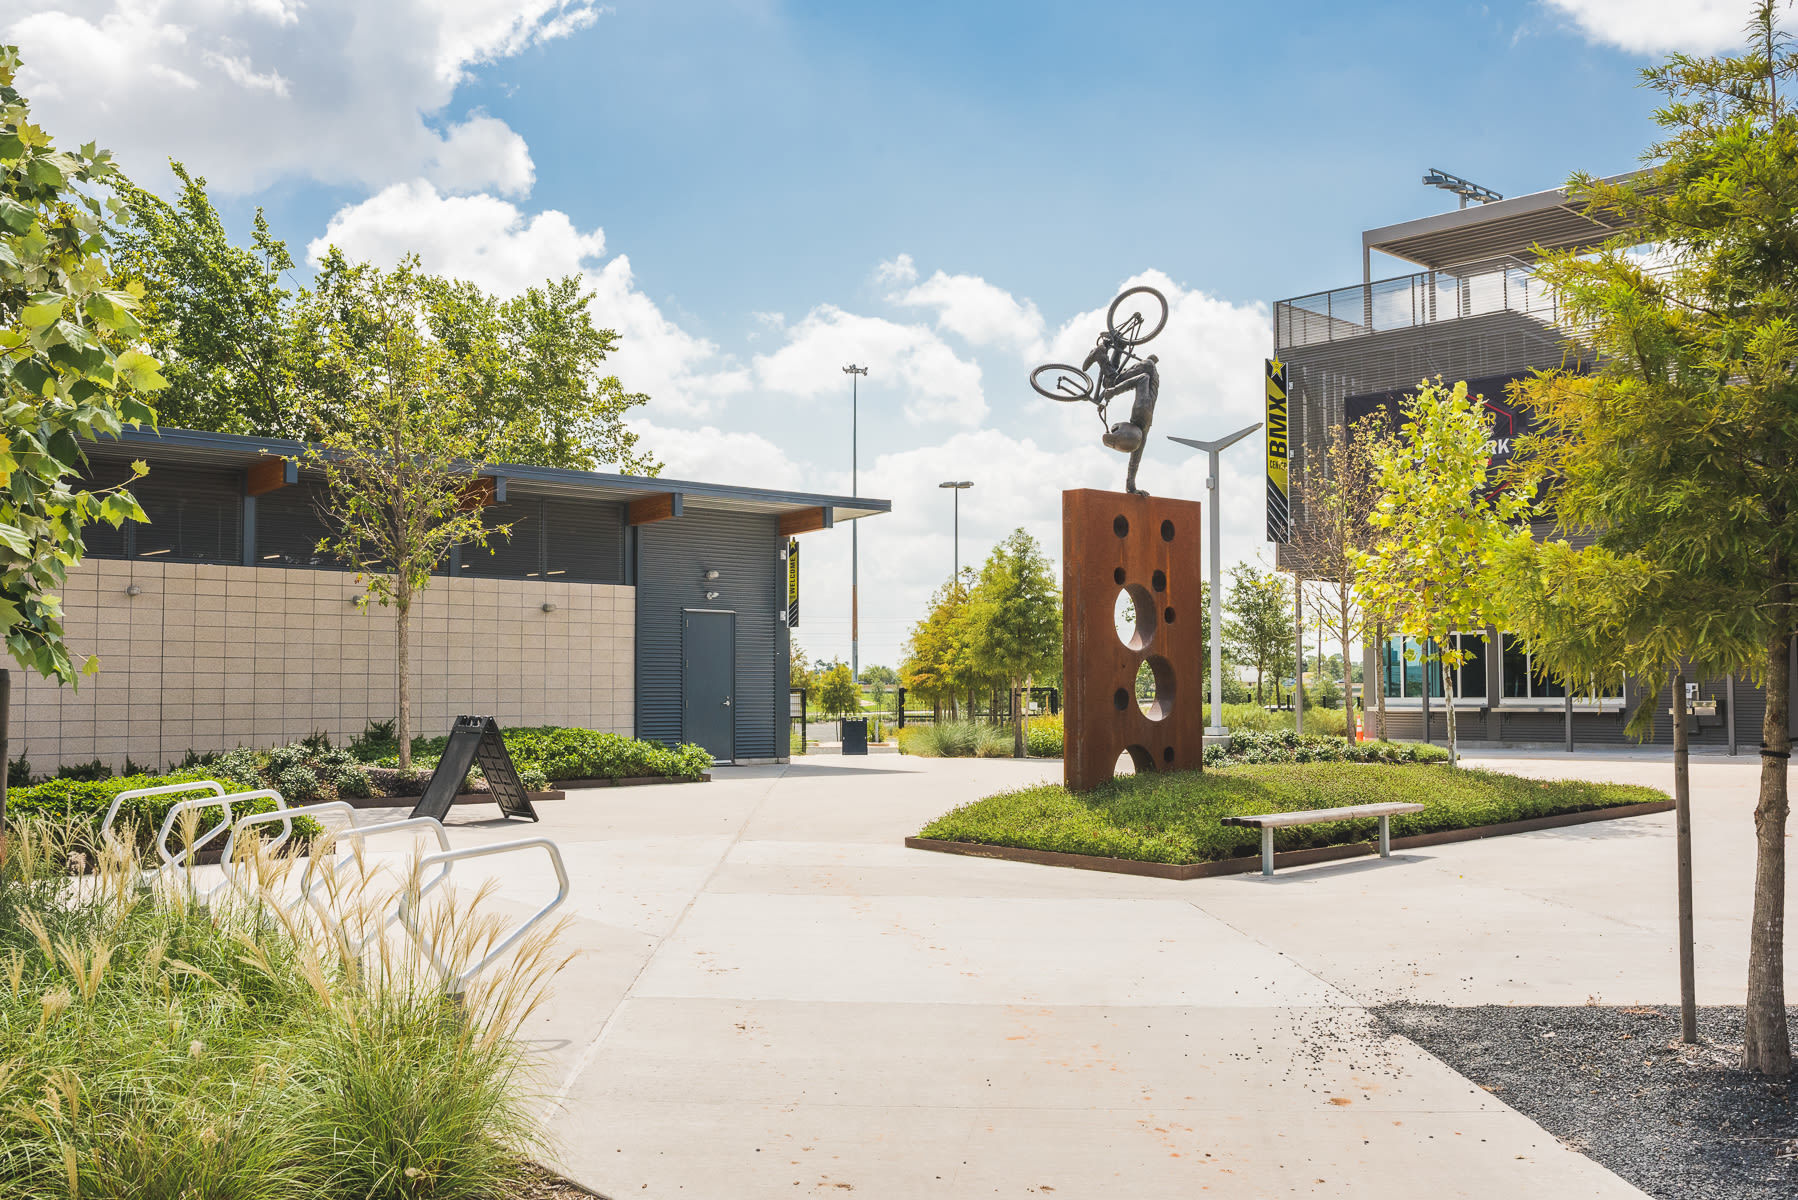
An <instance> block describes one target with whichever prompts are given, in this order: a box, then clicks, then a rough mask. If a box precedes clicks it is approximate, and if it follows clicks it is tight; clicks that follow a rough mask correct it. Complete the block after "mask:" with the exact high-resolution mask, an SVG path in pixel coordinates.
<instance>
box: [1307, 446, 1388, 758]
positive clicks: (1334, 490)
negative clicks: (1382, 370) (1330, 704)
mask: <svg viewBox="0 0 1798 1200" xmlns="http://www.w3.org/2000/svg"><path fill="white" fill-rule="evenodd" d="M1391 437H1392V430H1391V423H1390V422H1389V421H1388V420H1387V419H1386V417H1385V415H1384V414H1383V413H1380V412H1376V413H1374V414H1371V415H1369V416H1366V417H1363V418H1362V419H1361V420H1359V421H1357V422H1355V424H1354V425H1353V426H1352V427H1350V428H1348V429H1346V430H1345V429H1342V428H1335V429H1332V430H1331V431H1330V440H1329V444H1328V445H1327V446H1326V447H1325V449H1324V452H1323V453H1322V454H1319V455H1312V456H1309V457H1307V458H1306V460H1305V463H1304V466H1303V468H1302V469H1301V470H1300V472H1299V475H1298V478H1297V479H1296V480H1294V487H1293V491H1294V492H1295V494H1296V495H1297V498H1298V502H1299V505H1300V506H1301V507H1302V508H1303V510H1304V514H1305V519H1304V521H1302V522H1299V523H1297V524H1296V525H1295V526H1294V529H1293V541H1292V550H1293V553H1294V555H1295V556H1296V557H1297V558H1298V560H1299V561H1300V562H1303V563H1304V564H1305V576H1306V583H1307V586H1308V587H1310V588H1311V595H1310V597H1309V598H1310V601H1311V602H1310V603H1309V604H1307V605H1306V609H1307V611H1308V612H1309V614H1310V615H1312V616H1313V617H1316V618H1319V619H1320V622H1321V624H1322V626H1323V628H1324V630H1325V631H1326V632H1328V633H1329V634H1330V635H1331V636H1332V637H1334V638H1335V639H1336V641H1338V642H1339V643H1340V644H1341V646H1342V676H1341V678H1342V695H1343V697H1344V698H1345V703H1346V701H1347V698H1348V697H1352V696H1353V695H1354V694H1355V685H1354V680H1353V679H1352V678H1351V676H1350V666H1349V662H1350V650H1349V647H1350V643H1351V642H1353V641H1354V640H1355V639H1357V638H1362V639H1365V637H1366V636H1367V634H1366V631H1365V630H1364V629H1363V625H1364V623H1365V613H1364V612H1363V611H1362V605H1361V602H1360V595H1359V591H1358V584H1359V577H1358V572H1357V567H1356V559H1355V554H1356V553H1357V552H1361V553H1365V552H1367V551H1369V550H1371V549H1372V548H1373V546H1374V543H1375V541H1376V540H1377V537H1378V534H1379V531H1378V530H1377V529H1376V528H1375V526H1374V525H1373V523H1372V521H1371V520H1370V517H1371V516H1372V514H1373V509H1374V505H1375V503H1376V502H1377V501H1378V499H1379V490H1380V488H1379V476H1378V473H1377V471H1376V470H1375V468H1374V459H1375V455H1376V453H1377V451H1378V450H1379V448H1380V447H1381V446H1383V445H1384V444H1386V443H1387V442H1388V441H1390V440H1391ZM1378 712H1379V717H1380V721H1379V735H1380V737H1382V738H1384V737H1385V736H1386V721H1385V716H1386V706H1385V698H1384V696H1382V697H1381V698H1380V700H1379V708H1378ZM1347 715H1348V717H1349V718H1350V719H1353V717H1354V711H1353V707H1352V705H1351V706H1349V709H1348V714H1347Z"/></svg>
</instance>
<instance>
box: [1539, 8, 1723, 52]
mask: <svg viewBox="0 0 1798 1200" xmlns="http://www.w3.org/2000/svg"><path fill="white" fill-rule="evenodd" d="M1543 2H1544V3H1545V4H1546V5H1547V6H1548V7H1549V8H1550V9H1551V10H1553V11H1555V12H1558V13H1560V14H1561V15H1562V16H1565V17H1568V18H1570V19H1571V20H1572V21H1573V23H1574V24H1575V25H1577V26H1579V29H1580V32H1582V33H1584V34H1585V35H1586V37H1587V38H1589V39H1591V40H1592V41H1594V42H1600V43H1602V44H1605V45H1609V46H1616V47H1617V48H1619V49H1621V50H1627V51H1629V52H1631V53H1633V54H1664V53H1668V52H1670V51H1685V52H1687V53H1691V54H1712V53H1716V52H1717V51H1720V50H1726V49H1729V48H1731V47H1734V46H1739V45H1741V44H1742V43H1743V39H1744V35H1743V32H1742V29H1743V26H1745V25H1746V24H1747V23H1748V14H1749V5H1748V4H1747V2H1746V0H1543Z"/></svg>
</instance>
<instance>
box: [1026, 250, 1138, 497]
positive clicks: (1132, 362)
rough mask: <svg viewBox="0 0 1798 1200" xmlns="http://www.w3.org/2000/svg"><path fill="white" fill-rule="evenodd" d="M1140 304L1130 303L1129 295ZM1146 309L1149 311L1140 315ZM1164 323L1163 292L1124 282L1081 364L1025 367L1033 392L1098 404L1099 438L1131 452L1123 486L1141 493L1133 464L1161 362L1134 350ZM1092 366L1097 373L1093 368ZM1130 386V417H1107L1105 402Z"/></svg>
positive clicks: (1112, 445)
mask: <svg viewBox="0 0 1798 1200" xmlns="http://www.w3.org/2000/svg"><path fill="white" fill-rule="evenodd" d="M1133 300H1134V302H1135V304H1137V305H1141V306H1142V308H1140V309H1139V308H1134V307H1133V306H1132V301H1133ZM1142 309H1147V310H1148V312H1149V313H1150V314H1152V316H1145V315H1144V312H1143V311H1142ZM1166 325H1167V297H1166V296H1163V295H1162V294H1161V293H1160V292H1158V291H1156V290H1155V289H1154V288H1152V287H1147V286H1137V287H1133V288H1128V289H1126V290H1125V291H1123V292H1122V293H1120V294H1119V295H1118V297H1117V299H1115V300H1113V301H1112V302H1111V307H1110V308H1108V309H1106V311H1105V329H1104V331H1103V332H1102V333H1100V334H1099V338H1098V341H1097V342H1096V343H1095V344H1094V345H1093V348H1092V350H1091V351H1090V352H1089V353H1088V354H1087V356H1086V361H1085V362H1083V363H1081V365H1080V366H1078V367H1074V366H1069V365H1068V364H1067V363H1044V364H1043V365H1042V366H1040V367H1038V368H1037V369H1036V370H1034V371H1032V372H1030V386H1031V387H1032V388H1034V389H1036V392H1037V394H1038V395H1041V396H1047V397H1048V398H1049V399H1051V400H1059V401H1063V402H1066V403H1071V402H1074V401H1081V400H1083V401H1085V402H1087V403H1089V404H1091V405H1093V406H1094V407H1096V408H1097V409H1098V412H1099V424H1101V425H1103V426H1105V433H1104V436H1102V437H1101V438H1100V439H1099V440H1100V441H1101V442H1103V443H1104V444H1105V445H1107V446H1109V447H1111V448H1112V449H1113V450H1116V451H1118V452H1119V453H1121V454H1128V455H1129V456H1130V467H1129V470H1128V471H1127V472H1126V474H1125V476H1124V490H1125V491H1127V492H1129V493H1131V494H1132V495H1146V494H1147V493H1145V492H1143V491H1142V489H1141V488H1139V487H1137V486H1136V468H1137V467H1138V466H1139V465H1140V464H1141V463H1142V452H1143V447H1144V446H1146V445H1147V444H1148V440H1149V426H1150V424H1151V423H1153V421H1154V420H1155V400H1156V397H1157V396H1158V395H1159V394H1160V392H1161V368H1160V366H1159V365H1158V360H1157V357H1156V356H1155V355H1153V354H1151V355H1149V356H1148V357H1147V358H1142V357H1140V356H1138V355H1137V353H1136V348H1137V347H1138V346H1140V345H1142V344H1143V343H1144V342H1147V341H1151V340H1153V339H1154V337H1155V336H1156V335H1157V334H1159V333H1160V332H1161V331H1162V329H1163V328H1164V327H1165V326H1166ZM1095 369H1096V373H1095ZM1125 392H1129V393H1130V394H1131V396H1132V400H1131V403H1130V419H1129V420H1127V421H1118V422H1116V423H1115V424H1113V423H1111V422H1110V418H1109V415H1108V413H1107V407H1108V406H1109V404H1110V403H1111V401H1112V400H1113V399H1114V398H1115V397H1117V396H1121V395H1123V394H1124V393H1125Z"/></svg>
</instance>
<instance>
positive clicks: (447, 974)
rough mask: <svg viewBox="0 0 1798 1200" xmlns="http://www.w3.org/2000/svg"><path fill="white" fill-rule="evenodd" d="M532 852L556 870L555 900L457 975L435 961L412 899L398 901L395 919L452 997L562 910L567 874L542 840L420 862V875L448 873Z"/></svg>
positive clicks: (556, 854) (552, 845)
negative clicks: (468, 863)
mask: <svg viewBox="0 0 1798 1200" xmlns="http://www.w3.org/2000/svg"><path fill="white" fill-rule="evenodd" d="M532 849H541V850H542V851H543V852H544V853H546V854H548V855H549V862H550V865H551V866H552V867H554V868H555V872H556V896H555V899H553V900H551V901H550V902H549V903H548V904H545V905H544V906H543V907H542V908H540V909H538V910H537V911H536V912H535V913H533V914H531V916H529V917H527V918H526V919H525V920H524V921H523V922H521V923H520V924H519V926H518V927H517V928H516V929H514V930H513V931H512V932H511V933H510V934H508V935H507V936H506V938H505V940H504V941H502V942H500V944H499V945H497V946H495V947H494V948H493V949H491V950H489V951H488V952H487V953H486V954H485V955H484V956H483V957H482V958H481V960H480V961H479V962H477V963H475V964H474V965H472V966H470V967H468V968H467V969H465V970H463V971H461V972H459V973H457V972H452V971H451V970H450V968H449V967H448V966H446V965H445V964H444V963H443V962H442V961H441V960H440V959H438V957H437V950H436V947H434V946H433V945H431V940H430V938H429V937H428V936H426V934H425V932H424V930H422V929H420V928H419V927H418V913H417V908H416V905H415V903H413V902H414V900H415V897H414V896H411V895H407V896H402V897H401V898H400V904H399V912H398V913H397V916H398V917H399V919H400V920H401V921H402V922H404V923H405V926H406V931H407V932H408V933H410V934H411V935H412V940H413V941H414V942H416V943H417V944H418V948H419V949H420V950H423V951H424V952H425V955H426V956H427V957H428V958H429V959H430V960H431V965H432V966H433V967H435V968H436V969H437V970H438V972H439V973H440V974H441V975H442V976H443V979H444V983H445V984H446V985H447V990H448V991H449V992H450V994H451V995H456V994H458V993H460V992H462V991H464V990H465V989H466V988H467V986H468V982H469V980H471V979H473V978H474V977H475V976H476V975H479V974H480V973H481V972H482V971H484V970H486V969H487V968H488V967H489V966H492V965H493V962H494V960H495V959H497V958H499V956H500V955H502V954H504V953H505V952H506V951H508V950H510V949H511V948H512V947H513V946H515V945H516V944H517V943H518V940H519V939H520V938H522V937H523V936H524V935H525V934H526V933H528V932H529V931H530V930H531V929H532V927H534V926H536V925H537V924H539V923H540V922H542V920H543V918H545V917H547V916H549V914H550V913H552V912H554V911H555V910H556V909H557V908H560V907H561V905H562V902H563V901H564V900H566V899H568V871H567V868H565V867H564V866H563V865H562V851H561V849H560V848H559V847H557V845H556V844H555V843H554V842H552V841H550V840H549V839H548V838H543V837H532V838H519V839H518V840H517V841H511V842H495V843H494V844H492V845H490V846H466V847H464V848H463V849H461V850H447V849H446V850H444V851H443V852H442V853H440V854H429V855H426V856H425V857H424V858H422V859H420V860H419V862H418V867H419V870H421V871H422V870H425V869H426V868H428V867H432V866H438V865H441V866H443V867H444V869H445V871H446V873H447V871H448V869H449V868H450V867H452V866H454V865H455V864H456V863H459V862H462V861H464V860H466V859H470V858H487V857H489V856H491V855H496V854H510V853H513V852H514V851H518V850H532ZM422 896H423V891H422V890H421V891H420V892H419V893H418V898H422Z"/></svg>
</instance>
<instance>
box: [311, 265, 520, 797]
mask: <svg viewBox="0 0 1798 1200" xmlns="http://www.w3.org/2000/svg"><path fill="white" fill-rule="evenodd" d="M315 303H317V304H318V305H319V307H320V309H321V311H320V313H319V314H318V317H317V322H318V328H319V329H320V331H321V333H322V335H323V336H322V346H323V350H322V353H321V356H320V359H319V363H318V376H319V378H320V380H321V381H322V382H323V383H324V384H325V385H326V388H327V390H326V392H325V394H324V395H323V396H321V397H320V406H319V408H318V409H317V410H315V412H314V414H313V422H314V430H315V433H314V443H313V445H312V447H311V448H310V449H309V450H308V451H307V459H308V461H309V462H310V464H311V465H313V466H315V467H317V468H318V469H320V470H321V471H323V472H324V476H325V484H326V499H325V501H324V506H325V509H326V513H325V516H326V519H327V521H328V523H329V524H330V525H331V526H332V527H333V529H334V533H333V535H332V536H331V537H329V538H327V539H326V540H325V541H324V542H323V543H321V545H320V549H321V550H327V551H329V552H331V553H334V554H335V555H337V556H338V557H339V558H341V559H343V560H344V561H345V562H347V563H350V564H351V565H353V566H354V567H355V568H356V569H357V570H358V571H360V572H361V573H362V574H361V576H360V578H361V579H362V580H363V581H364V583H365V586H366V588H367V596H366V598H365V599H373V600H375V601H377V602H379V603H380V604H381V605H382V606H383V607H388V606H391V607H392V608H393V610H394V623H395V631H396V634H397V651H396V655H395V662H394V675H395V680H396V684H397V689H398V693H399V717H398V722H397V724H398V734H399V744H400V766H401V767H402V768H405V767H409V766H411V765H412V670H411V665H412V634H411V616H412V603H413V601H414V600H415V599H416V598H417V596H418V593H420V592H422V591H424V589H425V588H427V587H429V586H430V584H431V576H432V572H434V571H435V570H436V569H437V568H438V566H439V565H441V564H442V563H443V562H444V560H445V559H446V558H447V557H448V555H449V552H450V550H451V549H452V548H454V547H456V546H461V545H485V544H486V541H487V538H488V536H489V535H491V534H493V533H498V534H501V535H502V536H509V535H510V533H511V530H510V527H509V526H504V525H500V526H488V525H486V524H485V523H483V521H482V518H481V511H480V505H479V502H478V500H479V495H480V493H479V490H478V486H477V485H476V482H475V477H476V475H477V474H478V472H479V470H480V466H481V463H480V459H479V457H478V455H477V453H476V451H477V449H478V444H479V440H478V438H477V436H476V435H475V434H473V433H471V432H470V431H469V429H468V422H467V420H466V419H465V415H466V407H465V396H464V393H463V391H462V390H461V383H462V380H461V379H460V377H459V376H458V373H457V370H456V366H457V363H456V360H455V358H454V357H453V356H452V355H450V354H449V353H448V352H447V351H446V350H445V349H444V347H443V346H442V344H441V343H439V342H437V341H436V340H435V339H433V338H432V337H431V336H430V333H429V331H428V329H427V328H426V326H425V319H424V311H423V309H424V288H423V285H422V280H421V276H420V273H419V271H418V265H417V262H416V261H415V260H411V259H408V260H406V261H403V262H402V263H401V264H400V265H399V266H398V267H397V268H395V269H394V270H393V271H391V272H387V271H382V270H380V269H379V268H377V267H373V266H369V265H366V264H363V265H351V264H348V263H346V262H344V261H343V260H342V259H341V258H340V257H336V256H333V258H332V259H331V260H330V261H329V262H328V266H327V270H326V272H325V273H324V274H323V275H322V276H321V279H320V283H319V289H318V293H317V297H316V300H315Z"/></svg>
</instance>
